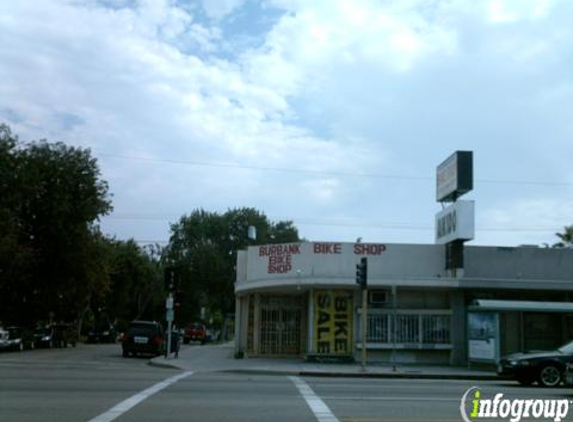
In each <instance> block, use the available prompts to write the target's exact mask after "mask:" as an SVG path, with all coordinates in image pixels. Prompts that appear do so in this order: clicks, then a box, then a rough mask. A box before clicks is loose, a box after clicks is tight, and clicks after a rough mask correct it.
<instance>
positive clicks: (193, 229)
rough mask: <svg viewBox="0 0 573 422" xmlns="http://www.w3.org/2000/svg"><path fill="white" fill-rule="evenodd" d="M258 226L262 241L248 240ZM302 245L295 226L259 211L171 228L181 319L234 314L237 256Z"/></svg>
mask: <svg viewBox="0 0 573 422" xmlns="http://www.w3.org/2000/svg"><path fill="white" fill-rule="evenodd" d="M249 226H254V227H255V228H256V230H257V238H256V239H255V240H251V239H249V238H248V227H249ZM296 241H299V236H298V230H297V229H296V227H295V226H294V225H293V223H292V222H290V221H280V222H277V223H273V222H271V221H269V219H268V218H267V216H266V215H265V214H263V213H261V212H259V211H257V210H256V209H254V208H236V209H231V210H228V211H227V212H225V213H224V214H217V213H213V212H208V211H205V210H203V209H198V210H195V211H193V212H192V213H191V214H190V215H188V216H183V217H181V218H180V220H179V221H178V222H177V223H175V224H172V225H171V239H170V243H169V246H168V247H167V250H166V254H165V261H166V263H168V264H169V265H172V266H173V267H174V268H175V269H176V273H177V275H178V277H179V279H180V282H179V284H180V289H179V292H178V295H177V297H176V300H177V301H178V302H179V303H180V304H181V306H180V308H179V312H178V313H177V314H178V315H177V318H178V321H179V323H182V324H184V323H186V322H189V321H191V320H193V319H196V318H198V317H199V312H200V308H201V307H205V308H206V309H208V310H210V312H211V314H216V313H219V314H221V313H222V314H225V313H228V312H232V310H233V309H234V304H235V300H234V282H235V265H236V259H237V256H236V251H238V250H240V249H244V248H246V247H247V246H249V245H257V244H268V243H285V242H296Z"/></svg>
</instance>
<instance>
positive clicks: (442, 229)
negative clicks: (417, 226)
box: [436, 151, 475, 277]
mask: <svg viewBox="0 0 573 422" xmlns="http://www.w3.org/2000/svg"><path fill="white" fill-rule="evenodd" d="M472 189H473V152H472V151H456V152H455V153H453V154H452V155H450V156H449V157H448V158H447V159H446V160H445V161H443V162H442V163H441V164H440V165H439V166H438V168H437V170H436V201H438V202H441V203H442V205H443V204H444V203H452V204H451V205H449V206H447V207H445V208H444V209H443V210H442V211H441V212H439V213H438V214H437V215H436V243H437V244H442V245H446V270H447V271H449V272H450V273H451V274H452V276H454V277H456V276H457V275H458V274H459V272H460V271H461V270H463V267H464V242H466V241H468V240H471V239H473V238H474V236H475V228H474V221H475V216H474V214H475V212H474V202H473V201H458V199H459V198H460V197H461V196H462V195H465V194H466V193H468V192H470V191H471V190H472Z"/></svg>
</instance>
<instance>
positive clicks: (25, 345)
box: [7, 327, 34, 350]
mask: <svg viewBox="0 0 573 422" xmlns="http://www.w3.org/2000/svg"><path fill="white" fill-rule="evenodd" d="M7 331H8V347H7V348H8V349H11V350H24V349H33V348H34V335H33V334H32V333H31V332H30V331H28V330H26V329H25V328H21V327H8V328H7Z"/></svg>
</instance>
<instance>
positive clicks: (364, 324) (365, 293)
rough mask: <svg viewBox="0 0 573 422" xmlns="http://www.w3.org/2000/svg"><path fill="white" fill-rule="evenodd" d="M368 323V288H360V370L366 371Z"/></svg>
mask: <svg viewBox="0 0 573 422" xmlns="http://www.w3.org/2000/svg"><path fill="white" fill-rule="evenodd" d="M367 324H368V289H362V371H366V334H367V331H368V330H367V328H368V327H367Z"/></svg>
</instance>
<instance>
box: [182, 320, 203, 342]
mask: <svg viewBox="0 0 573 422" xmlns="http://www.w3.org/2000/svg"><path fill="white" fill-rule="evenodd" d="M191 341H200V342H201V344H205V342H206V341H207V329H206V327H205V324H202V323H200V322H194V323H193V324H189V325H187V327H185V334H184V335H183V343H185V344H189V342H191Z"/></svg>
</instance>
